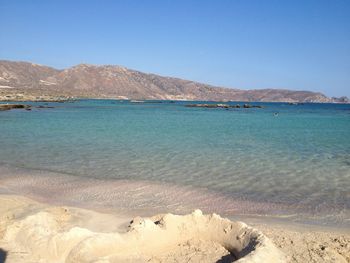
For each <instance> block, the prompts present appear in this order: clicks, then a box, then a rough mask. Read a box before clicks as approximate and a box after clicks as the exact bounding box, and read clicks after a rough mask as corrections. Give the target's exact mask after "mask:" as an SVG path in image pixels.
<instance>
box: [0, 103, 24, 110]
mask: <svg viewBox="0 0 350 263" xmlns="http://www.w3.org/2000/svg"><path fill="white" fill-rule="evenodd" d="M29 108H30V106H29V105H25V104H0V111H5V110H12V109H29Z"/></svg>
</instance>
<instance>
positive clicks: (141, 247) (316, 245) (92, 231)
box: [0, 195, 350, 262]
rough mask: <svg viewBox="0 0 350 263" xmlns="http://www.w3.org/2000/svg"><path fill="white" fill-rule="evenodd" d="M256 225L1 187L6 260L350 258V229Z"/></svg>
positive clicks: (0, 241) (0, 228) (0, 240)
mask: <svg viewBox="0 0 350 263" xmlns="http://www.w3.org/2000/svg"><path fill="white" fill-rule="evenodd" d="M253 225H254V228H252V227H249V226H247V225H246V224H244V223H241V222H232V221H229V220H228V219H223V218H221V217H220V216H218V215H215V214H213V215H202V213H201V212H200V211H199V210H196V211H195V212H193V213H192V214H189V215H185V216H177V215H172V214H165V215H157V216H154V217H151V218H134V219H133V220H132V221H131V222H130V218H128V217H125V216H118V215H116V214H103V213H98V212H94V211H91V210H86V209H81V208H75V207H55V206H51V205H46V204H43V203H38V202H36V201H33V200H31V199H28V198H25V197H21V196H14V195H0V248H1V249H0V261H1V258H2V259H4V258H6V262H232V261H234V260H237V262H350V258H349V257H350V247H349V241H350V235H349V233H330V232H322V231H321V232H320V231H315V230H312V231H306V230H305V229H297V228H293V227H287V226H282V225H271V224H261V223H253ZM257 229H259V230H262V232H260V231H259V230H257Z"/></svg>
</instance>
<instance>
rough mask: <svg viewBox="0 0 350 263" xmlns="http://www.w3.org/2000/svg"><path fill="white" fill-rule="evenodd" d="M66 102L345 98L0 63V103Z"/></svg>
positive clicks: (108, 69) (117, 70) (122, 71)
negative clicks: (73, 100) (97, 100)
mask: <svg viewBox="0 0 350 263" xmlns="http://www.w3.org/2000/svg"><path fill="white" fill-rule="evenodd" d="M71 99H119V100H174V101H175V100H176V101H179V100H184V101H218V102H227V101H242V102H289V103H294V102H295V103H300V102H304V103H305V102H310V103H312V102H315V103H349V99H348V98H347V97H345V96H344V97H340V98H329V97H327V96H326V95H324V94H322V93H319V92H312V91H293V90H285V89H260V90H240V89H231V88H224V87H216V86H212V85H208V84H203V83H198V82H194V81H189V80H183V79H179V78H172V77H163V76H158V75H155V74H147V73H143V72H139V71H136V70H131V69H127V68H125V67H121V66H112V65H104V66H95V65H87V64H80V65H77V66H74V67H71V68H68V69H64V70H58V69H54V68H51V67H47V66H42V65H38V64H33V63H29V62H14V61H5V60H0V101H66V100H71Z"/></svg>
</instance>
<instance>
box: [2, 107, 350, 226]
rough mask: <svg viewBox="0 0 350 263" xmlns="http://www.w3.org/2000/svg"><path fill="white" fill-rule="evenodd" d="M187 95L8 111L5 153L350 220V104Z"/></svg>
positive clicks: (94, 174)
mask: <svg viewBox="0 0 350 263" xmlns="http://www.w3.org/2000/svg"><path fill="white" fill-rule="evenodd" d="M186 103H188V102H186ZM186 103H185V102H176V103H171V102H166V101H163V102H162V103H130V102H121V101H112V100H81V101H76V102H73V103H48V104H49V105H52V106H55V108H53V109H33V110H32V111H24V110H12V111H6V112H0V163H1V165H3V166H6V167H20V168H21V169H25V170H27V171H34V170H41V171H51V172H55V173H56V174H59V173H60V174H69V175H70V176H75V177H74V178H79V180H84V178H85V179H86V180H88V179H87V178H95V179H97V181H98V180H104V181H105V180H107V181H108V180H109V182H113V184H117V183H118V182H124V183H125V182H127V181H130V183H140V182H144V184H146V182H147V184H152V183H155V184H159V183H161V184H163V183H165V184H163V188H162V187H154V188H150V190H149V191H150V192H152V191H154V193H153V194H154V196H157V192H159V191H165V192H164V193H166V192H167V190H166V189H168V191H169V193H172V196H173V197H174V196H176V193H177V192H178V193H182V194H183V195H184V193H185V191H184V192H181V190H179V189H188V188H186V187H191V191H192V192H191V198H190V199H191V200H190V201H192V202H194V204H193V205H194V206H201V204H203V200H206V199H205V198H204V197H203V198H202V199H200V200H197V199H195V198H194V196H196V194H195V192H196V191H195V190H193V189H198V191H208V193H210V194H208V198H213V196H212V195H213V194H219V195H222V196H225V198H227V200H241V201H242V202H243V201H244V202H246V203H243V204H244V205H246V206H249V205H251V203H260V204H261V208H260V209H258V210H256V211H255V212H256V213H257V214H270V215H279V216H292V215H293V216H294V217H293V218H294V219H295V218H296V219H297V218H304V220H309V219H310V220H311V219H312V220H315V218H318V219H320V220H324V221H330V222H336V223H341V224H350V223H349V220H350V217H349V207H350V191H349V189H350V105H340V104H337V105H336V104H304V105H288V104H286V103H260V104H261V105H263V106H264V108H263V109H230V110H225V109H203V108H188V107H185V106H184V105H185V104H186ZM32 104H35V105H43V104H44V103H32ZM234 104H236V103H234ZM241 104H243V103H241ZM255 104H259V103H255ZM276 112H278V116H275V115H274V113H276ZM31 173H33V172H31ZM32 176H34V175H32ZM34 177H35V176H34ZM0 178H1V174H0ZM95 179H94V180H95ZM116 179H120V181H118V180H116ZM89 180H90V179H89ZM126 180H127V181H126ZM141 185H142V183H141ZM115 187H116V186H115ZM166 187H169V188H166ZM171 187H176V189H177V190H174V189H173V188H171ZM115 189H116V188H115ZM122 189H123V188H122ZM125 189H127V187H126V188H125ZM171 189H172V190H171ZM100 191H102V192H103V191H104V190H103V188H101V189H100ZM118 191H122V190H121V189H119V188H118ZM171 191H173V192H171ZM201 194H202V192H201ZM169 195H170V194H169ZM203 195H204V194H203ZM111 198H112V197H111ZM133 198H135V199H137V195H136V196H134V197H133ZM170 199H171V198H170ZM181 202H185V201H184V200H177V202H176V204H175V203H174V205H178V206H181V205H182V203H181ZM196 202H198V203H196ZM170 203H171V200H170V201H169V200H168V203H167V204H168V205H169V204H170ZM151 204H152V202H148V205H151ZM269 204H270V205H271V204H273V205H274V206H273V207H274V209H270V205H269ZM143 205H144V206H147V204H146V203H144V204H143ZM158 205H159V206H161V204H158ZM265 208H266V209H265ZM248 210H249V209H248ZM226 212H227V211H226ZM227 213H228V214H229V212H227Z"/></svg>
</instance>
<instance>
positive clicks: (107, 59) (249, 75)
mask: <svg viewBox="0 0 350 263" xmlns="http://www.w3.org/2000/svg"><path fill="white" fill-rule="evenodd" d="M0 59H9V60H24V61H31V62H35V63H39V64H45V65H50V66H53V67H56V68H65V67H69V66H72V65H75V64H78V63H82V62H84V63H91V64H118V65H123V66H126V67H129V68H132V69H137V70H141V71H145V72H152V73H157V74H161V75H168V76H176V77H181V78H185V79H190V80H196V81H200V82H204V83H210V84H214V85H220V86H225V87H234V88H243V89H251V88H253V89H258V88H288V89H298V90H313V91H321V92H324V93H325V94H326V95H328V96H340V95H347V96H350V0H343V1H342V0H327V1H323V0H315V1H308V0H304V1H298V0H291V1H287V0H286V1H284V0H276V1H268V0H266V1H265V0H264V1H262V0H256V1H253V0H252V1H250V0H222V1H220V0H218V1H214V0H212V1H204V0H202V1H201V0H197V1H191V0H187V1H186V0H183V1H181V0H177V1H175V0H174V1H171V0H162V1H156V0H154V1H152V0H148V1H136V0H134V1H132V0H129V1H127V0H124V1H108V0H101V1H98V0H95V1H89V0H85V1H83V0H81V1H79V0H72V1H68V0H67V1H65V0H57V1H55V0H51V1H44V0H41V1H39V0H22V1H18V0H0Z"/></svg>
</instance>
